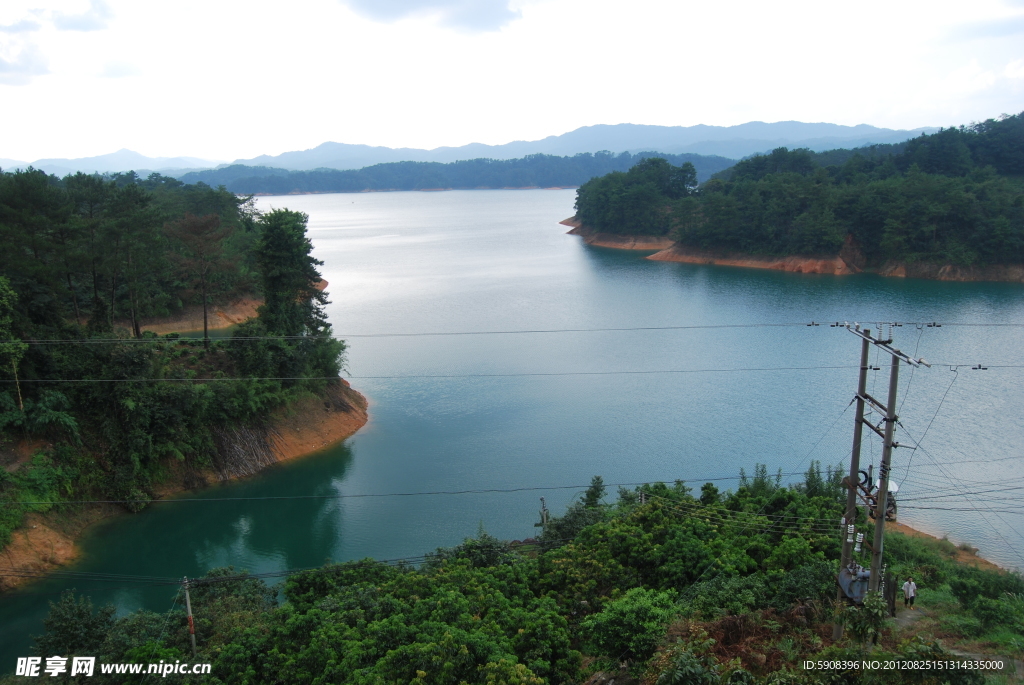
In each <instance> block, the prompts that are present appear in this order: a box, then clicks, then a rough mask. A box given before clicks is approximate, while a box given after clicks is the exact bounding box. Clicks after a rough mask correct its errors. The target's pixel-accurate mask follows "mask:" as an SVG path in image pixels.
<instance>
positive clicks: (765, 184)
mask: <svg viewBox="0 0 1024 685" xmlns="http://www.w3.org/2000/svg"><path fill="white" fill-rule="evenodd" d="M653 165H654V160H645V161H644V162H643V163H642V164H638V165H636V166H634V167H633V169H631V170H630V171H629V172H627V173H616V172H613V173H611V174H608V175H606V176H603V177H600V178H595V179H593V180H591V181H588V182H587V183H585V184H583V185H582V186H581V187H580V189H579V191H578V193H577V200H576V210H577V218H579V219H580V220H581V221H582V222H583V223H584V224H586V225H587V226H590V227H592V228H595V229H597V230H600V231H605V232H609V233H620V234H647V235H660V236H667V237H671V238H672V239H674V240H677V241H679V242H680V243H682V244H684V245H687V246H692V247H697V248H703V249H717V250H725V251H735V252H743V253H749V254H764V255H835V254H837V253H838V252H839V250H840V249H841V248H842V247H843V245H844V243H845V242H846V241H847V239H848V238H849V239H851V240H852V242H853V245H854V246H855V247H856V248H857V249H859V250H860V251H861V253H862V254H863V256H864V258H865V260H866V263H868V264H874V265H880V264H882V263H884V262H886V261H904V262H936V263H942V264H955V265H963V266H969V265H984V264H1008V263H1024V179H1022V178H1021V176H1020V175H1021V174H1022V173H1024V114H1017V115H1013V116H1003V117H1001V118H999V119H990V120H988V121H985V122H982V123H979V124H973V125H972V126H969V127H961V128H950V129H944V130H941V131H939V132H937V133H934V134H931V135H922V136H920V137H918V138H914V139H912V140H909V141H907V142H905V143H900V144H898V145H879V146H872V147H868V148H863V149H858V150H833V151H829V152H824V153H814V152H811V151H810V150H788V149H786V148H779V149H777V150H773V151H772V152H771V153H768V154H765V155H755V156H753V157H751V158H749V159H745V160H743V161H741V162H738V163H737V164H736V165H734V166H733V167H731V168H729V169H727V170H724V171H722V172H720V173H718V174H716V175H715V176H714V177H713V178H711V179H710V180H708V181H707V182H705V183H704V184H703V185H701V186H700V187H699V189H697V191H696V192H693V191H692V190H691V191H689V192H687V193H685V194H680V193H679V192H678V191H676V190H674V189H672V188H671V187H670V186H668V185H666V183H665V181H664V180H661V181H659V180H658V178H655V177H654V176H656V175H657V174H654V176H652V169H653ZM660 168H661V169H662V170H663V171H662V172H661V173H662V174H663V175H664V173H665V171H664V170H665V169H670V168H671V165H669V164H668V162H664V163H663V165H662V166H661V167H660ZM662 178H663V177H662Z"/></svg>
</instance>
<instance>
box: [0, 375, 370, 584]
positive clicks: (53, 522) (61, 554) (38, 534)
mask: <svg viewBox="0 0 1024 685" xmlns="http://www.w3.org/2000/svg"><path fill="white" fill-rule="evenodd" d="M367 420H368V414H367V401H366V398H365V397H363V396H362V395H361V394H360V393H359V392H357V391H355V390H353V389H352V388H351V387H349V385H348V383H347V382H346V381H344V380H343V381H342V385H341V386H340V387H339V388H337V389H336V390H335V391H333V392H330V393H328V395H327V397H325V398H319V397H309V398H306V399H303V400H300V401H298V402H295V403H293V404H292V405H290V406H288V407H286V408H283V409H281V410H279V411H278V412H277V413H276V414H274V415H273V416H272V417H271V421H270V426H269V432H270V434H271V435H272V436H273V438H272V450H273V453H274V458H275V459H276V461H287V460H289V459H295V458H297V457H301V456H305V455H307V454H310V453H313V452H318V451H320V450H322V449H324V448H327V447H330V446H331V445H333V444H336V443H338V442H340V441H342V440H344V439H345V438H348V437H350V436H351V435H352V434H353V433H355V432H356V431H357V430H359V429H360V428H362V427H363V426H364V425H365V424H366V422H367ZM204 475H206V476H209V477H210V479H211V480H214V481H217V480H225V479H229V478H230V477H231V476H227V477H225V474H223V473H213V472H211V473H209V474H204ZM185 489H186V488H185V487H184V486H183V485H182V484H181V479H180V478H175V477H173V476H172V478H171V480H170V481H168V482H166V483H164V484H163V485H162V486H161V487H159V488H157V494H156V496H157V497H166V496H169V495H173V494H175V493H178V492H182V491H184V490H185ZM123 513H125V512H124V509H122V508H121V507H119V506H117V505H111V504H102V505H87V506H84V507H83V508H82V509H81V510H79V511H77V512H75V513H72V514H70V515H69V514H66V513H61V514H59V515H58V514H57V513H55V512H50V513H47V514H29V515H28V516H27V517H26V521H25V525H24V526H22V527H21V528H19V529H18V530H16V531H15V532H14V534H13V536H12V538H11V542H10V543H9V544H8V545H7V546H6V547H5V548H4V549H3V550H2V551H0V570H2V571H8V572H10V571H14V572H17V573H26V574H29V573H31V574H38V573H42V572H47V571H53V570H55V569H57V568H59V567H61V566H64V565H66V564H69V563H71V562H73V561H75V560H76V559H77V558H78V557H79V555H80V554H81V552H80V550H79V549H78V547H77V545H76V544H75V540H76V539H77V538H78V537H79V536H80V535H81V534H82V532H83V531H84V530H85V529H86V528H88V527H89V526H90V525H91V524H93V523H95V522H97V521H100V520H102V519H105V518H108V517H110V516H117V515H120V514H123ZM31 580H32V577H31V576H21V577H11V576H0V592H2V591H4V590H9V589H12V588H15V587H18V586H19V585H23V584H25V583H28V582H30V581H31Z"/></svg>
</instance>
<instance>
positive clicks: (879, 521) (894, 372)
mask: <svg viewBox="0 0 1024 685" xmlns="http://www.w3.org/2000/svg"><path fill="white" fill-rule="evenodd" d="M897 351H898V350H897ZM899 378H900V358H899V357H897V356H896V355H893V356H892V365H891V366H890V367H889V403H888V406H887V407H886V410H885V435H884V436H883V438H882V463H881V464H880V465H879V467H878V478H879V483H878V491H879V492H878V494H877V495H876V498H877V499H876V501H877V505H876V506H875V540H874V542H873V543H872V545H871V577H870V578H869V579H868V590H869V591H875V590H878V584H879V582H880V581H881V576H882V532H883V530H884V528H885V512H886V511H887V509H886V508H887V507H888V506H889V463H890V461H891V459H892V447H893V440H892V435H893V433H894V432H895V430H896V418H897V417H896V387H897V385H898V383H899Z"/></svg>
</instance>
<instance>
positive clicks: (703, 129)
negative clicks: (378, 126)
mask: <svg viewBox="0 0 1024 685" xmlns="http://www.w3.org/2000/svg"><path fill="white" fill-rule="evenodd" d="M937 130H938V129H936V128H934V127H926V128H916V129H913V130H894V129H888V128H878V127H876V126H868V125H866V124H860V125H858V126H840V125H838V124H808V123H803V122H799V121H779V122H775V123H771V124H766V123H764V122H760V121H752V122H749V123H746V124H740V125H738V126H705V125H703V124H700V125H698V126H647V125H639V124H615V125H603V124H602V125H598V126H584V127H582V128H578V129H576V130H575V131H570V132H569V133H563V134H562V135H559V136H548V137H547V138H544V139H542V140H534V141H522V140H518V141H515V142H511V143H506V144H504V145H483V144H481V143H470V144H469V145H462V146H460V147H439V148H435V149H433V150H422V149H417V148H389V147H373V146H370V145H350V144H347V143H333V142H327V143H323V144H322V145H318V146H317V147H315V148H312V149H310V150H301V151H294V152H284V153H282V154H279V155H260V156H259V157H253V158H252V159H237V160H235V161H234V162H232V164H235V165H237V164H241V165H245V166H262V167H274V168H278V169H287V170H291V171H305V170H311V169H361V168H363V167H368V166H372V165H374V164H381V163H384V162H455V161H459V160H468V159H480V158H487V159H518V158H522V157H526V156H527V155H532V154H538V153H543V154H548V155H559V156H571V155H575V154H578V153H581V152H599V151H602V150H608V151H611V152H615V153H620V152H629V153H631V154H635V153H637V152H642V151H645V150H658V151H659V152H665V153H670V154H682V153H691V154H700V155H718V156H721V157H727V158H730V159H741V158H743V157H747V156H749V155H752V154H756V153H758V152H767V151H769V150H773V149H775V148H777V147H789V148H796V147H806V148H810V149H811V150H814V151H816V152H820V151H824V150H831V149H835V148H853V147H860V146H862V145H871V144H878V143H899V142H902V141H904V140H907V139H909V138H915V137H917V136H919V135H921V134H922V133H933V132H935V131H937ZM31 165H32V166H33V167H35V168H37V169H42V170H44V171H46V172H47V173H53V174H57V175H58V176H62V175H64V174H68V173H74V172H75V171H84V172H86V173H92V172H96V171H98V172H101V173H102V172H116V171H129V170H134V171H136V172H140V171H143V170H145V171H159V172H161V173H165V174H167V175H171V176H181V175H184V174H185V173H188V172H189V171H195V170H199V169H210V168H216V167H218V166H226V165H218V163H217V162H212V161H209V160H204V159H197V158H194V157H146V156H144V155H140V154H139V153H137V152H132V151H131V150H119V151H117V152H114V153H111V154H108V155H99V156H97V157H83V158H79V159H39V160H36V161H35V162H32V163H31ZM27 166H28V163H25V162H20V161H17V160H8V159H0V168H3V169H12V168H25V167H27Z"/></svg>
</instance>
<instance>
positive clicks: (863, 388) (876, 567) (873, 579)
mask: <svg viewBox="0 0 1024 685" xmlns="http://www.w3.org/2000/svg"><path fill="white" fill-rule="evenodd" d="M841 325H843V324H839V323H836V324H835V326H841ZM879 327H881V325H880V326H879ZM845 328H846V329H847V330H848V331H850V332H851V333H853V334H854V335H856V336H857V337H859V338H861V341H862V342H861V350H860V377H859V380H858V384H857V397H856V398H855V399H856V402H857V418H856V424H855V426H854V433H853V450H852V451H851V454H850V475H849V478H848V479H847V487H848V488H849V492H848V493H847V496H846V512H845V516H844V518H843V527H844V528H845V530H844V531H843V532H844V534H845V535H846V538H845V541H844V542H843V551H842V557H841V560H840V567H839V568H840V573H842V571H843V569H846V568H847V567H849V566H850V565H851V564H852V562H853V554H852V552H853V550H852V549H851V548H852V547H853V544H852V543H853V522H854V521H855V520H856V518H857V485H858V483H859V482H860V448H861V440H862V437H863V428H864V426H867V427H868V428H869V429H871V430H872V431H874V432H875V433H876V434H877V435H878V436H879V437H881V438H882V463H881V464H880V465H879V481H880V482H879V484H878V489H879V493H878V494H877V495H876V504H875V536H874V543H873V544H872V548H871V575H870V577H869V579H868V590H869V591H877V590H878V588H879V583H880V580H881V578H880V576H881V573H882V542H883V537H882V536H883V533H884V528H885V514H886V511H887V509H888V505H889V470H890V463H891V459H892V449H893V447H898V446H899V443H897V442H895V441H894V440H893V433H894V432H895V430H896V421H897V419H898V417H897V416H896V390H897V387H898V384H899V368H900V363H901V362H906V363H907V364H910V365H911V366H915V367H916V366H928V367H930V366H931V364H929V363H928V362H926V361H925V360H924V359H914V358H913V357H911V356H909V355H907V354H904V353H903V352H901V351H900V350H898V349H895V348H894V347H892V335H891V332H892V329H891V328H890V336H889V338H888V339H883V338H882V337H881V335H879V336H878V337H877V338H876V337H872V336H871V330H870V329H866V328H865V329H861V327H860V324H854V325H853V326H850V324H845ZM871 345H874V346H875V347H877V348H878V349H879V350H881V351H883V352H885V353H887V354H889V355H890V356H891V357H892V364H891V366H890V371H889V396H888V397H887V398H886V403H885V405H883V404H882V403H881V402H880V401H879V400H877V399H875V398H874V397H872V396H871V395H869V394H868V392H867V372H868V369H870V368H871V367H870V365H869V363H868V359H869V351H870V346H871ZM867 404H870V405H871V406H872V407H873V408H874V409H875V410H877V411H879V412H884V414H885V418H884V419H883V421H884V422H885V430H884V431H883V430H880V429H879V428H878V427H877V426H875V425H873V424H872V423H870V422H869V421H867V420H865V418H864V407H865V406H866V405H867ZM869 480H870V477H869ZM870 486H871V484H870V483H868V487H869V488H870ZM857 539H858V545H857V547H858V548H859V547H860V543H859V541H860V540H862V539H863V534H858V535H857ZM838 599H839V600H840V601H842V599H843V590H842V588H840V589H839V592H838ZM842 632H843V630H842V626H840V625H836V626H834V627H833V629H832V636H833V638H834V639H839V638H840V637H842Z"/></svg>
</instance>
